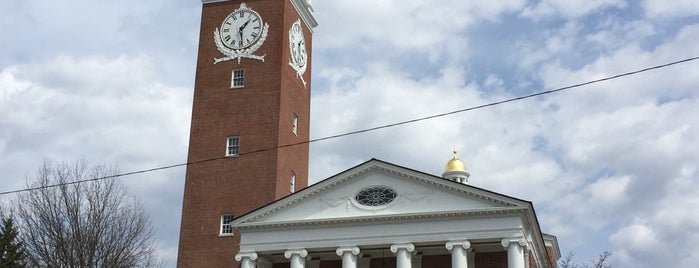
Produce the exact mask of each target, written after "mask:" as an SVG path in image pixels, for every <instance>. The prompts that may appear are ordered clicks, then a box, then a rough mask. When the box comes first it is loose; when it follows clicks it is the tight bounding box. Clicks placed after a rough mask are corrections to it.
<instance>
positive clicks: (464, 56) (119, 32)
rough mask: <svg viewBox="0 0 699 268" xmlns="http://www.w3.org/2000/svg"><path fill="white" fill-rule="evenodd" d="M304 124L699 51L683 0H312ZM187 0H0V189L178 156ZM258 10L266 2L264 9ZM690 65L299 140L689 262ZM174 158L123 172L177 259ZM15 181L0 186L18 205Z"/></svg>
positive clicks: (590, 237) (697, 236) (484, 99)
mask: <svg viewBox="0 0 699 268" xmlns="http://www.w3.org/2000/svg"><path fill="white" fill-rule="evenodd" d="M312 4H313V7H314V10H315V11H314V15H315V17H316V19H317V20H318V22H319V26H318V27H317V28H315V29H314V33H313V45H314V47H313V54H312V61H313V62H312V64H313V65H312V66H313V67H312V80H311V88H312V100H311V103H312V104H311V139H314V138H322V137H326V136H329V135H335V134H341V133H344V132H348V131H354V130H361V129H365V128H370V127H376V126H381V125H384V124H389V123H395V122H400V121H404V120H410V119H415V118H420V117H424V116H429V115H433V114H439V113H444V112H450V111H455V110H460V109H465V108H469V107H473V106H478V105H482V104H487V103H490V102H496V101H501V100H505V99H509V98H513V97H517V96H522V95H526V94H532V93H536V92H540V91H544V90H550V89H556V88H560V87H564V86H569V85H573V84H577V83H582V82H586V81H590V80H595V79H600V78H604V77H607V76H613V75H617V74H621V73H625V72H630V71H635V70H639V69H643V68H647V67H652V66H656V65H660V64H664V63H668V62H673V61H677V60H682V59H686V58H691V57H696V56H699V45H697V44H699V2H697V1H695V0H674V1H665V0H643V1H623V0H588V1H568V0H540V1H534V0H529V1H526V0H510V1H463V0H443V1H437V2H435V1H416V0H400V1H399V0H380V1H376V0H373V1H369V0H333V1H325V0H315V1H313V2H312ZM201 5H202V4H201V2H200V1H199V0H150V1H135V0H123V1H105V0H74V1H65V0H50V1H45V0H42V1H39V0H9V1H0V191H11V190H17V189H21V188H23V187H24V186H25V183H26V178H27V176H31V175H32V174H35V173H36V171H37V170H38V168H39V167H40V166H41V164H42V162H44V161H45V160H52V161H54V162H60V161H69V162H70V161H75V160H77V159H83V158H84V159H87V160H88V161H90V162H91V163H93V164H101V163H107V164H114V165H118V166H119V168H120V170H121V171H123V172H130V171H136V170H142V169H149V168H154V167H160V166H167V165H173V164H180V163H184V162H186V156H187V143H188V138H189V124H190V116H191V104H192V94H193V85H194V73H195V64H196V59H197V46H198V43H197V42H198V36H199V25H200V19H201ZM262 16H264V15H262ZM698 73H699V61H693V62H687V63H683V64H678V65H674V66H670V67H666V68H662V69H659V70H653V71H649V72H645V73H641V74H637V75H634V76H628V77H623V78H619V79H614V80H612V81H606V82H602V83H597V84H593V85H588V86H583V87H578V88H573V89H569V90H566V91H562V92H558V93H554V94H548V95H544V96H539V97H536V98H530V99H525V100H520V101H516V102H510V103H507V104H502V105H497V106H493V107H488V108H483V109H477V110H473V111H469V112H464V113H458V114H454V115H450V116H444V117H439V118H435V119H431V120H426V121H421V122H417V123H412V124H407V125H402V126H397V127H392V128H387V129H382V130H377V131H373V132H368V133H362V134H357V135H352V136H347V137H343V138H338V139H332V140H326V141H321V142H317V143H312V144H311V145H310V167H309V170H310V181H311V182H317V181H320V180H322V179H325V178H327V177H330V176H332V175H334V174H336V173H339V172H341V171H343V170H345V169H347V168H349V167H352V166H354V165H357V164H359V163H362V162H364V161H367V160H369V159H371V158H378V159H381V160H384V161H388V162H391V163H394V164H398V165H401V166H406V167H410V168H413V169H416V170H420V171H423V172H426V173H430V174H434V175H440V174H441V173H442V172H443V168H444V165H445V164H446V162H447V161H448V160H449V159H450V158H451V156H452V153H451V152H452V150H454V149H456V150H458V152H459V154H458V155H459V157H460V158H461V159H462V160H463V161H464V162H465V163H466V165H467V167H468V170H469V172H470V173H471V178H470V184H472V185H474V186H478V187H481V188H485V189H488V190H492V191H495V192H499V193H502V194H506V195H511V196H514V197H518V198H521V199H525V200H529V201H532V202H533V203H534V207H535V209H536V213H537V216H538V218H539V222H540V225H541V228H542V231H543V232H546V233H550V234H553V235H556V236H557V238H558V242H559V245H560V248H561V251H562V252H563V253H564V255H565V253H567V252H574V253H575V260H576V261H577V262H580V263H587V262H588V261H590V260H591V259H593V258H595V256H596V255H598V254H599V253H601V252H603V251H610V252H612V254H613V255H612V256H611V259H610V260H611V263H612V265H613V266H614V267H619V268H623V267H681V268H682V267H695V265H696V263H699V253H697V251H696V250H694V249H695V248H696V245H698V244H699V183H698V180H699V178H698V177H699V171H698V170H697V169H698V168H699V153H697V152H699V134H698V133H699V131H698V128H699V75H697V74H698ZM184 172H185V168H183V167H178V168H172V169H167V170H162V171H156V172H150V173H146V174H138V175H132V176H126V177H122V180H123V182H124V183H125V185H126V186H127V187H128V189H129V191H130V192H131V193H133V194H134V195H136V196H137V197H138V198H139V199H140V200H141V201H142V202H143V203H144V206H145V207H146V209H147V210H148V212H149V213H150V218H151V220H152V222H153V226H154V227H155V229H156V238H157V243H158V249H159V253H160V256H161V257H162V258H163V259H164V260H165V262H166V263H167V267H174V266H175V263H176V257H177V242H178V236H179V223H180V214H181V205H182V192H183V183H184ZM12 198H14V196H13V195H3V196H0V202H4V203H11V201H12Z"/></svg>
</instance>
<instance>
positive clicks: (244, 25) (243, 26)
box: [238, 19, 250, 31]
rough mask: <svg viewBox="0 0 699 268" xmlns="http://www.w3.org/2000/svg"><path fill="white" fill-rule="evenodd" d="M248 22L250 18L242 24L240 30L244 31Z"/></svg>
mask: <svg viewBox="0 0 699 268" xmlns="http://www.w3.org/2000/svg"><path fill="white" fill-rule="evenodd" d="M248 23H250V19H248V21H246V22H245V23H243V25H242V26H240V28H239V29H238V30H239V31H243V29H245V27H247V26H248Z"/></svg>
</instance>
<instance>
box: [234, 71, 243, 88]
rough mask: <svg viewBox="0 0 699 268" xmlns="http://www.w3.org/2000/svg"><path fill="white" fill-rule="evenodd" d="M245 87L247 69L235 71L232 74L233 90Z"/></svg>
mask: <svg viewBox="0 0 699 268" xmlns="http://www.w3.org/2000/svg"><path fill="white" fill-rule="evenodd" d="M244 86H245V69H233V73H231V88H241V87H244Z"/></svg>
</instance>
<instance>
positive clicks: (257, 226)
mask: <svg viewBox="0 0 699 268" xmlns="http://www.w3.org/2000/svg"><path fill="white" fill-rule="evenodd" d="M526 211H527V209H526V208H519V207H511V208H489V209H477V210H467V211H445V212H432V213H411V214H396V215H384V216H375V215H372V216H361V217H346V218H332V219H309V220H300V221H284V222H270V223H264V222H262V223H261V222H251V223H242V224H238V225H236V226H235V228H237V229H239V230H245V231H255V230H268V229H287V228H290V227H300V228H308V227H316V226H328V225H352V224H357V223H360V224H379V223H390V222H401V223H405V222H423V221H430V220H436V219H440V220H444V219H462V218H480V217H498V216H511V215H523V214H525V213H526Z"/></svg>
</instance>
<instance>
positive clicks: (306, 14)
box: [290, 0, 318, 32]
mask: <svg viewBox="0 0 699 268" xmlns="http://www.w3.org/2000/svg"><path fill="white" fill-rule="evenodd" d="M290 1H291V5H293V6H294V9H296V12H298V13H299V16H301V20H303V22H304V23H306V26H308V29H309V30H310V31H311V32H313V28H315V27H316V26H318V21H316V19H315V17H314V16H313V7H312V6H311V4H310V3H309V2H310V1H309V0H290Z"/></svg>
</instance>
